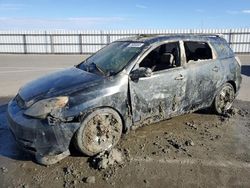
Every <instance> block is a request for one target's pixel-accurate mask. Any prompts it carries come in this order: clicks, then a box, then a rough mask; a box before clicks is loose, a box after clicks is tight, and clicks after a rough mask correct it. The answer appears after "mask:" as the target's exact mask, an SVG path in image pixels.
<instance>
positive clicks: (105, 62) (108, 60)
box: [77, 41, 144, 76]
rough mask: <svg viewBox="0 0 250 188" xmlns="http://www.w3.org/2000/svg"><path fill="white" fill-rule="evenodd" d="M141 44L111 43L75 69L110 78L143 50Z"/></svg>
mask: <svg viewBox="0 0 250 188" xmlns="http://www.w3.org/2000/svg"><path fill="white" fill-rule="evenodd" d="M143 47H144V43H142V42H127V41H126V42H124V41H121V42H120V41H119V42H113V43H111V44H109V45H108V46H106V47H104V48H103V49H101V50H100V51H98V52H97V53H95V54H94V55H92V56H91V57H89V58H88V59H86V60H85V61H84V62H82V63H81V64H79V65H78V66H77V67H78V68H79V69H82V70H84V71H88V72H93V73H97V72H99V73H101V74H103V75H105V76H111V75H114V74H116V73H118V72H120V71H121V70H122V69H123V68H124V67H125V66H126V65H127V64H128V63H129V62H130V61H131V60H132V59H133V58H134V57H136V56H137V55H138V54H139V53H140V52H141V51H142V49H143Z"/></svg>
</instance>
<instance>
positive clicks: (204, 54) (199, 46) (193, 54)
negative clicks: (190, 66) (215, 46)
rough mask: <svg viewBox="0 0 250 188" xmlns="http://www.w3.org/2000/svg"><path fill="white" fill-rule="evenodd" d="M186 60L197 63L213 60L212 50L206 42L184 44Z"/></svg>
mask: <svg viewBox="0 0 250 188" xmlns="http://www.w3.org/2000/svg"><path fill="white" fill-rule="evenodd" d="M184 47H185V53H186V60H187V63H188V62H189V61H199V60H208V59H213V55H212V50H211V48H210V47H209V45H208V44H207V43H206V42H190V41H188V42H184Z"/></svg>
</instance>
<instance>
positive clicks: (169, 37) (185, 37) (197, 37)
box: [118, 34, 223, 44]
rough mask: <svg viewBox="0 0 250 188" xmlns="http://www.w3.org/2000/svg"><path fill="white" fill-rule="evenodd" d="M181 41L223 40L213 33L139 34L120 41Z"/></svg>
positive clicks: (149, 42) (151, 42) (150, 42)
mask: <svg viewBox="0 0 250 188" xmlns="http://www.w3.org/2000/svg"><path fill="white" fill-rule="evenodd" d="M168 40H169V41H173V40H176V41H179V40H190V41H193V40H194V41H210V42H211V41H216V40H223V39H222V38H221V35H216V34H214V35H211V34H170V35H141V34H138V35H136V36H134V37H129V38H123V39H120V40H118V41H131V42H144V43H148V44H153V43H158V42H163V41H168Z"/></svg>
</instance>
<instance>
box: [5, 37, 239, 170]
mask: <svg viewBox="0 0 250 188" xmlns="http://www.w3.org/2000/svg"><path fill="white" fill-rule="evenodd" d="M240 83H241V75H240V62H239V60H238V59H237V58H236V57H235V56H234V53H233V51H232V50H231V49H230V47H229V46H228V44H227V42H226V41H225V40H224V39H223V38H221V37H219V36H217V35H213V36H211V35H170V36H137V37H134V38H127V39H123V40H119V41H116V42H113V43H111V44H110V45H108V46H106V47H104V48H103V49H101V50H100V51H98V52H97V53H96V54H94V55H92V56H90V57H89V58H87V59H86V60H85V61H84V62H82V63H80V64H79V65H76V66H75V67H72V68H68V69H66V70H63V71H60V72H56V73H53V74H50V75H47V76H45V77H43V78H40V79H38V80H35V81H32V82H30V83H28V84H27V85H25V86H24V87H22V88H21V89H20V90H19V92H18V94H17V96H16V97H15V98H14V99H13V100H12V101H11V102H10V103H9V105H8V120H9V125H10V128H11V131H12V132H13V134H14V136H15V138H16V140H17V142H18V143H19V144H20V145H22V147H23V148H25V149H27V150H29V151H33V152H34V153H35V154H36V158H37V160H38V162H39V163H42V164H46V165H47V164H53V163H55V162H57V161H58V160H60V159H62V158H64V157H65V156H67V155H69V154H70V153H69V149H68V148H69V145H70V143H71V142H74V143H75V145H76V147H77V148H78V149H79V150H80V151H81V152H82V153H84V154H87V155H90V156H91V155H95V154H98V153H100V152H101V151H104V150H107V149H110V148H112V147H113V146H114V145H115V144H116V143H117V142H118V141H119V139H120V137H121V134H122V132H124V131H128V130H130V129H131V128H133V127H138V126H140V125H142V124H145V123H147V124H148V123H153V122H157V121H160V120H164V119H167V118H170V117H173V116H177V115H180V114H184V113H189V112H193V111H196V110H198V109H202V108H207V107H213V108H214V110H215V112H217V113H219V114H222V113H224V112H225V111H226V110H227V109H229V108H230V107H231V104H232V102H233V100H234V98H235V96H236V95H237V93H238V91H239V88H240Z"/></svg>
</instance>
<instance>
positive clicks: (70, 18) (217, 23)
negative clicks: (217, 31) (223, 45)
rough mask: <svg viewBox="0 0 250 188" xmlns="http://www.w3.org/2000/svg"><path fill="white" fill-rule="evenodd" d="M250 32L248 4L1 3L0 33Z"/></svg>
mask: <svg viewBox="0 0 250 188" xmlns="http://www.w3.org/2000/svg"><path fill="white" fill-rule="evenodd" d="M183 28H185V29H192V28H204V29H206V28H250V0H210V1H208V0H207V1H205V0H188V1H184V0H179V1H178V0H175V1H174V0H171V1H169V0H0V30H14V29H15V30H16V29H19V30H20V29H22V30H25V29H29V30H30V29H32V30H37V29H43V30H54V29H60V30H61V29H63V30H79V29H85V30H93V29H96V30H109V29H183Z"/></svg>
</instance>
